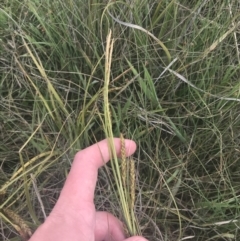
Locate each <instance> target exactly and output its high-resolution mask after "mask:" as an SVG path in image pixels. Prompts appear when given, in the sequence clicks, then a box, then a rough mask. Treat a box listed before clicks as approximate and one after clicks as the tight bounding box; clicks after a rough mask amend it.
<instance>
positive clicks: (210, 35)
mask: <svg viewBox="0 0 240 241" xmlns="http://www.w3.org/2000/svg"><path fill="white" fill-rule="evenodd" d="M238 10H239V1H237V0H232V1H200V0H199V1H189V0H181V1H176V0H171V1H168V0H162V1H155V0H151V1H147V0H143V1H139V0H135V1H132V0H131V1H125V2H123V1H122V2H121V1H98V0H94V1H83V0H69V1H62V0H58V1H56V0H53V1H45V2H44V4H42V3H41V2H40V1H37V0H34V1H19V0H14V1H13V0H2V1H1V4H0V240H10V241H16V240H20V239H21V236H22V237H23V236H24V237H25V236H26V235H27V234H28V231H26V232H25V233H21V232H22V230H23V228H22V227H21V226H20V225H19V224H17V223H15V222H14V221H13V220H12V219H11V218H10V217H9V216H8V215H7V214H6V213H5V214H4V210H10V211H11V212H12V213H14V214H16V215H18V217H19V218H20V219H21V220H24V223H25V224H27V226H28V227H29V228H30V229H31V232H33V231H34V230H35V229H36V228H37V227H38V226H39V225H40V224H41V223H42V222H43V221H44V220H45V218H46V216H47V215H48V214H49V212H50V211H51V210H52V208H53V206H54V204H55V203H56V200H57V198H58V196H59V193H60V190H61V188H62V185H63V183H64V180H65V178H66V176H67V173H68V171H69V169H70V166H71V161H72V158H73V156H74V154H75V152H76V151H78V150H81V149H83V148H85V147H87V146H89V145H91V144H93V143H95V142H96V141H99V140H101V139H103V138H105V137H106V136H107V137H109V147H110V149H111V151H112V157H113V158H112V159H113V160H112V161H111V163H110V164H108V165H107V167H106V168H105V169H102V170H100V175H99V180H98V184H97V188H96V196H95V203H96V208H97V209H98V210H105V211H109V212H112V213H113V214H114V215H116V216H117V217H118V218H120V219H121V220H122V221H123V222H125V224H126V228H127V230H128V232H129V235H133V234H135V233H138V234H142V235H143V236H145V237H146V238H148V239H149V240H152V241H154V240H156V241H159V240H160V241H174V240H179V241H180V240H199V241H201V240H204V241H205V240H224V241H225V240H227V241H229V240H238V237H239V216H240V208H239V197H240V191H239V190H240V189H239V186H240V185H239V171H240V168H239V160H240V148H239V144H240V135H239V128H240V115H239V109H240V108H239V107H240V106H239V105H240V102H239V99H240V84H239V76H240V65H239V59H240V57H239V53H240V51H239V22H240V20H239V18H240V15H239V11H238ZM110 30H111V35H109V32H110ZM121 133H124V137H125V138H131V139H133V140H135V141H136V143H137V145H138V149H137V152H136V153H135V154H134V156H133V160H134V161H132V160H128V159H127V160H126V165H125V158H124V152H125V150H124V148H123V147H124V137H123V135H122V137H121V138H122V158H121V160H120V159H118V158H117V157H116V153H114V150H113V145H112V137H119V136H120V134H121ZM124 170H126V171H124ZM113 190H116V191H113ZM20 219H19V220H20ZM19 231H20V232H19ZM29 232H30V230H29Z"/></svg>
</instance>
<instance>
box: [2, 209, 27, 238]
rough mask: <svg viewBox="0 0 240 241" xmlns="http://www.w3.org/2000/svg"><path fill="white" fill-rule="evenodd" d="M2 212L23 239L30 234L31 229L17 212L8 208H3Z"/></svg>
mask: <svg viewBox="0 0 240 241" xmlns="http://www.w3.org/2000/svg"><path fill="white" fill-rule="evenodd" d="M2 213H3V214H4V215H6V217H7V218H8V219H9V220H10V221H11V225H12V226H13V227H14V228H15V229H16V230H17V232H18V233H19V235H20V236H21V237H22V239H23V240H28V239H29V238H30V237H31V236H32V231H31V229H30V228H29V226H28V225H27V224H26V222H25V221H24V220H23V219H22V218H21V217H20V216H19V215H18V214H17V213H15V212H13V211H12V210H10V209H8V208H3V209H2Z"/></svg>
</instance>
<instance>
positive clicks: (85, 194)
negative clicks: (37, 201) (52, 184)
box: [29, 138, 147, 241]
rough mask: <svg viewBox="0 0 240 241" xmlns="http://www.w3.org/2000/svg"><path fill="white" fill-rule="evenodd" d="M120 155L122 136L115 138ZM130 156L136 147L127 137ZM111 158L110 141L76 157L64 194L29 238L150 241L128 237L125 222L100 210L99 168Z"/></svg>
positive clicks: (80, 240)
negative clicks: (96, 199) (97, 195)
mask: <svg viewBox="0 0 240 241" xmlns="http://www.w3.org/2000/svg"><path fill="white" fill-rule="evenodd" d="M114 144H115V149H116V152H117V153H118V154H120V148H121V143H120V139H118V138H114ZM125 145H126V155H127V156H130V155H132V154H133V153H134V152H135V150H136V144H135V142H133V141H131V140H125ZM109 159H110V156H109V151H108V145H107V140H103V141H100V142H98V143H96V144H95V145H92V146H90V147H88V148H86V149H84V150H82V151H79V152H78V153H77V154H76V155H75V158H74V161H73V164H72V167H71V170H70V172H69V175H68V177H67V180H66V182H65V185H64V187H63V189H62V191H61V194H60V197H59V199H58V201H57V203H56V205H55V207H54V208H53V210H52V212H51V213H50V215H49V216H48V217H47V219H46V221H45V222H44V223H43V224H42V225H41V226H40V227H39V228H38V229H37V230H36V231H35V233H34V234H33V236H32V237H31V238H30V240H29V241H56V240H58V241H124V240H125V241H147V240H146V239H145V238H143V237H140V236H134V237H131V238H127V239H126V238H125V235H124V231H123V225H122V223H121V222H120V221H119V220H118V219H117V218H116V217H114V216H113V215H112V214H110V213H108V212H100V211H96V209H95V205H94V202H93V199H94V190H95V186H96V182H97V175H98V169H99V168H100V167H101V166H103V165H104V164H105V163H106V162H108V161H109Z"/></svg>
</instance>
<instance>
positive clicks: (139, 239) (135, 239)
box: [124, 236, 148, 241]
mask: <svg viewBox="0 0 240 241" xmlns="http://www.w3.org/2000/svg"><path fill="white" fill-rule="evenodd" d="M124 241H148V240H147V239H145V238H143V237H141V236H133V237H130V238H127V239H125V240H124Z"/></svg>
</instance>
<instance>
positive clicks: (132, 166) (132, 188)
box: [130, 159, 136, 209]
mask: <svg viewBox="0 0 240 241" xmlns="http://www.w3.org/2000/svg"><path fill="white" fill-rule="evenodd" d="M135 178H136V174H135V163H134V160H133V159H131V160H130V185H131V186H130V194H131V208H132V209H134V204H135V187H136V183H135V181H136V180H135Z"/></svg>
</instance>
